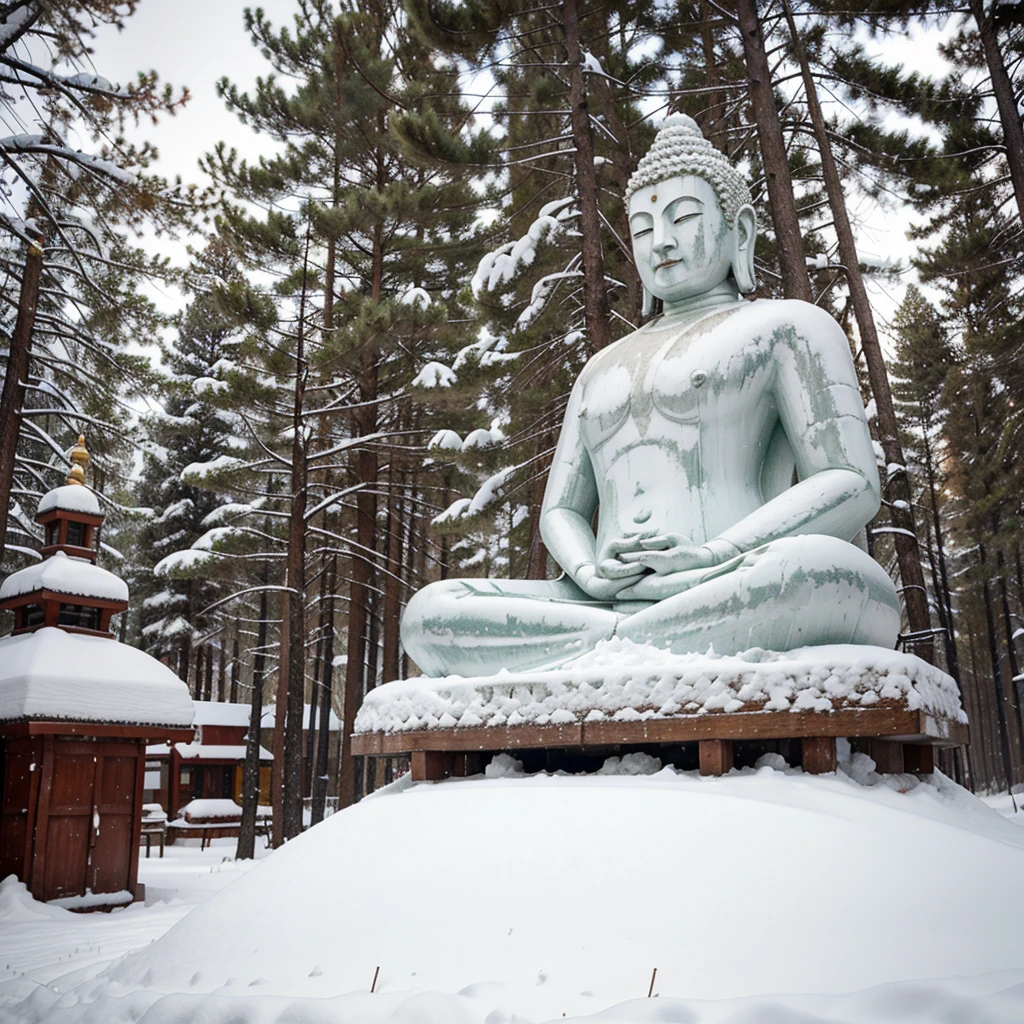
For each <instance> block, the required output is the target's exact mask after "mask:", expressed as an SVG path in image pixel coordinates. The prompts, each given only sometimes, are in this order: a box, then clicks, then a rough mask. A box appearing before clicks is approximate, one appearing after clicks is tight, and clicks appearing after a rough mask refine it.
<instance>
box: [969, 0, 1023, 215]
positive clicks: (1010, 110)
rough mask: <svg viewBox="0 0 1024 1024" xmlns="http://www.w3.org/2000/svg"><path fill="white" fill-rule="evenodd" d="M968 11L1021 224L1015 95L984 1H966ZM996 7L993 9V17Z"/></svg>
mask: <svg viewBox="0 0 1024 1024" xmlns="http://www.w3.org/2000/svg"><path fill="white" fill-rule="evenodd" d="M968 7H969V8H970V11H971V15H972V17H973V18H974V22H975V24H976V25H977V26H978V35H979V37H980V38H981V48H982V50H983V51H984V53H985V63H986V65H987V66H988V74H989V80H990V81H991V83H992V93H993V95H994V96H995V100H996V108H997V110H998V111H999V123H1000V125H1001V126H1002V129H1003V143H1004V145H1005V147H1006V163H1007V164H1008V166H1009V168H1010V181H1011V182H1012V183H1013V195H1014V198H1015V199H1016V201H1017V215H1018V216H1019V217H1020V219H1021V221H1022V222H1024V129H1022V127H1021V121H1020V111H1019V109H1018V107H1017V97H1016V95H1015V93H1014V88H1013V82H1012V81H1011V80H1010V73H1009V72H1008V71H1007V69H1006V64H1005V62H1004V60H1003V54H1002V51H1001V50H1000V48H999V38H998V36H997V35H996V26H995V22H994V21H993V18H992V16H991V15H989V14H986V13H985V4H984V0H969V3H968ZM994 10H995V5H993V13H994Z"/></svg>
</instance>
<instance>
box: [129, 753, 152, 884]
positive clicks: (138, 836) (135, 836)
mask: <svg viewBox="0 0 1024 1024" xmlns="http://www.w3.org/2000/svg"><path fill="white" fill-rule="evenodd" d="M135 751H136V756H135V793H134V795H133V797H132V838H131V845H130V848H129V861H128V891H129V892H130V893H131V894H132V898H133V899H135V900H136V901H139V900H143V899H145V898H146V887H145V885H141V884H140V882H139V853H140V852H141V846H142V797H143V790H144V789H145V785H146V744H145V741H142V740H140V741H138V742H136V744H135ZM146 856H147V857H148V856H149V845H148V843H147V846H146Z"/></svg>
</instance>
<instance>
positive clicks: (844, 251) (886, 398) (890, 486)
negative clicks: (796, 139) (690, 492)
mask: <svg viewBox="0 0 1024 1024" xmlns="http://www.w3.org/2000/svg"><path fill="white" fill-rule="evenodd" d="M744 2H746V0H741V3H744ZM782 6H783V10H784V11H785V14H786V22H787V24H788V26H789V32H790V38H791V40H792V45H793V52H794V54H795V56H796V57H797V60H798V61H799V64H800V73H801V76H802V77H803V83H804V94H805V97H806V100H807V109H808V112H809V113H810V115H811V123H812V125H813V127H814V136H815V139H816V140H817V143H818V151H819V154H820V156H821V170H822V176H823V178H824V180H825V191H826V193H827V194H828V203H829V208H830V209H831V211H832V223H833V225H834V227H835V230H836V236H837V238H838V240H839V257H840V259H841V260H842V261H843V265H844V267H845V268H846V280H847V284H848V285H849V288H850V298H851V299H852V300H853V311H854V316H856V318H857V328H858V330H859V332H860V341H861V347H862V349H863V351H864V360H865V362H866V363H867V368H868V379H869V381H870V383H871V393H872V395H873V396H874V399H875V406H876V408H877V410H878V411H877V423H878V430H879V435H880V441H881V444H882V450H883V452H884V453H885V462H886V480H885V491H886V492H887V494H888V496H889V498H890V516H891V519H892V525H893V527H894V528H895V531H896V532H895V534H894V535H893V540H894V543H895V546H896V557H897V559H898V561H899V567H900V581H901V582H902V584H903V586H902V593H903V600H904V602H905V604H906V608H907V621H908V624H909V627H910V632H911V633H918V634H924V635H925V636H927V639H924V640H922V641H921V642H919V643H918V644H916V645H915V647H914V653H915V654H917V655H918V656H919V657H922V658H924V659H925V660H926V661H932V660H933V659H934V651H933V643H932V639H931V637H930V635H928V630H930V629H931V616H930V614H929V612H928V591H927V589H926V588H925V582H924V571H923V569H922V566H921V551H920V548H919V546H918V542H917V528H916V524H915V523H914V509H913V504H912V502H913V494H912V493H911V489H910V478H909V476H908V474H907V471H906V458H905V457H904V454H903V443H902V441H901V440H900V432H899V423H898V421H897V419H896V407H895V405H894V404H893V400H892V390H891V389H890V387H889V374H888V371H887V370H886V367H885V356H884V355H883V353H882V345H881V342H880V341H879V339H878V331H877V329H876V327H875V317H874V314H873V313H872V311H871V299H870V298H869V297H868V292H867V288H865V287H864V278H863V276H862V275H861V272H860V262H859V260H858V257H857V246H856V242H855V240H854V237H853V228H852V227H851V226H850V218H849V216H848V214H847V212H846V200H845V198H844V196H843V183H842V181H841V180H840V177H839V169H838V168H837V166H836V162H835V158H834V157H833V155H832V144H831V142H830V141H829V137H828V129H827V127H826V125H825V117H824V114H822V111H821V104H820V103H819V102H818V90H817V86H816V85H815V82H814V76H813V75H812V74H811V69H810V65H809V64H808V62H807V53H806V51H805V50H804V46H803V42H802V40H801V39H800V35H799V33H798V32H797V28H796V23H795V22H794V19H793V12H792V10H791V8H790V5H789V0H783V5H782ZM805 273H806V272H805ZM889 467H899V468H898V469H897V470H896V472H891V471H890V469H889Z"/></svg>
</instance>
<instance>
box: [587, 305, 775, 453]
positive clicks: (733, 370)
mask: <svg viewBox="0 0 1024 1024" xmlns="http://www.w3.org/2000/svg"><path fill="white" fill-rule="evenodd" d="M770 364H771V359H770V346H769V345H767V344H765V343H763V342H762V341H761V339H759V338H752V337H750V336H749V335H747V336H746V337H742V336H740V334H739V333H738V332H737V331H736V330H735V329H734V328H733V327H732V325H731V324H730V322H729V317H728V314H719V315H718V316H716V317H710V318H708V320H706V321H702V322H700V323H698V324H697V325H695V327H692V328H690V329H683V330H679V329H678V328H676V329H674V330H665V329H662V330H660V331H659V330H650V329H645V330H642V331H638V332H636V334H634V335H631V336H629V337H628V338H625V339H623V341H622V342H619V343H618V344H617V345H616V346H615V348H614V350H609V351H608V352H607V353H602V355H601V356H599V357H598V358H597V359H595V360H594V361H593V362H592V363H591V364H590V365H589V366H588V367H587V369H586V370H585V371H584V377H583V382H582V384H583V394H582V403H581V407H580V412H579V415H580V421H581V430H582V434H583V438H584V441H585V443H586V444H587V446H588V447H589V448H591V450H594V449H596V448H599V447H601V446H602V445H604V444H605V443H606V442H607V441H609V440H610V439H611V438H612V437H613V436H614V435H616V434H617V433H618V432H619V431H620V430H621V429H623V428H624V427H626V426H627V424H631V425H632V427H633V428H635V430H636V432H637V433H638V434H639V436H640V438H641V439H644V438H647V437H648V434H650V433H655V432H662V431H665V430H666V429H667V430H668V431H670V432H673V433H678V434H687V433H690V432H692V430H693V429H696V428H698V427H700V428H702V429H703V428H715V427H717V428H718V429H719V430H726V431H728V430H729V429H737V430H738V429H741V428H742V425H743V423H747V424H749V423H750V422H751V419H752V418H754V419H756V418H758V417H757V412H758V409H759V408H760V409H763V408H764V407H765V404H766V403H768V402H770V400H771V399H770V394H769V390H770V377H771V372H770ZM673 428H674V429H673ZM649 440H655V438H653V437H652V438H649Z"/></svg>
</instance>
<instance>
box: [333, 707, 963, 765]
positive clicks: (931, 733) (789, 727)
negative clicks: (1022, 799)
mask: <svg viewBox="0 0 1024 1024" xmlns="http://www.w3.org/2000/svg"><path fill="white" fill-rule="evenodd" d="M822 736H830V737H833V738H835V737H839V736H845V737H850V738H854V737H878V738H885V739H888V740H890V741H892V742H893V743H896V744H899V743H907V742H911V741H913V742H917V741H919V740H925V741H931V742H932V743H935V744H937V745H938V746H957V745H960V744H963V743H967V742H969V735H968V730H967V726H966V725H964V724H962V723H960V722H953V721H950V720H948V719H943V718H938V717H936V716H935V715H932V714H928V713H925V712H923V711H920V710H916V711H910V710H908V709H906V708H900V707H890V706H883V707H875V708H870V709H869V708H859V709H852V710H851V709H840V710H837V711H828V712H800V713H794V712H792V711H770V712H765V711H754V712H737V713H730V714H725V713H721V714H710V715H679V716H676V717H672V718H659V719H647V720H645V721H642V722H607V721H602V722H582V723H574V724H572V725H518V726H510V727H509V726H497V727H487V726H479V727H476V726H474V727H462V726H459V727H456V728H451V729H418V730H416V731H410V732H393V733H384V732H372V733H358V734H356V735H354V736H352V750H353V752H354V753H356V754H358V755H361V756H367V755H368V756H370V757H387V756H395V755H398V754H408V753H411V752H412V751H414V750H443V751H449V752H466V753H469V752H476V753H480V752H488V753H492V752H498V751H502V750H506V751H515V750H530V749H537V750H542V749H548V750H555V749H563V750H565V749H580V750H586V749H587V748H592V747H602V748H605V747H612V746H617V745H620V744H627V743H628V744H637V745H638V746H639V745H642V746H655V745H663V744H664V745H668V746H677V745H678V744H680V743H693V742H695V741H704V740H766V739H787V740H795V739H802V738H805V737H811V738H815V737H822Z"/></svg>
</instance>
